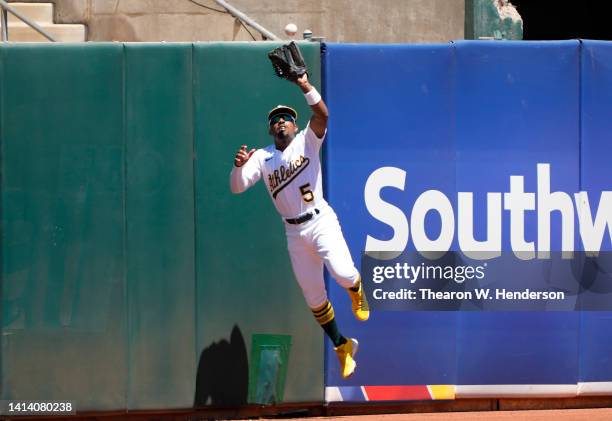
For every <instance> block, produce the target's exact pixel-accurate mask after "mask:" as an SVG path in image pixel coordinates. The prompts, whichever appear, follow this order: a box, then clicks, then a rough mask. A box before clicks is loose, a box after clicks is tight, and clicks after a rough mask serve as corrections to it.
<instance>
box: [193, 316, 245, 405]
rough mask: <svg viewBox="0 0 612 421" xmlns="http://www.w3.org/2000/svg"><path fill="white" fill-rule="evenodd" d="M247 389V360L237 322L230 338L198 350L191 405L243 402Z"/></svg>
mask: <svg viewBox="0 0 612 421" xmlns="http://www.w3.org/2000/svg"><path fill="white" fill-rule="evenodd" d="M248 390H249V361H248V358H247V350H246V344H245V342H244V338H243V336H242V332H240V329H239V328H238V326H236V325H235V326H234V328H233V329H232V333H231V337H230V341H229V342H228V341H226V340H225V339H223V340H221V341H219V342H214V343H213V344H212V345H210V346H208V347H207V348H205V349H204V350H203V351H202V353H201V354H200V361H199V363H198V373H197V377H196V391H195V399H194V406H195V407H202V406H206V405H214V406H237V405H246V403H247V396H248Z"/></svg>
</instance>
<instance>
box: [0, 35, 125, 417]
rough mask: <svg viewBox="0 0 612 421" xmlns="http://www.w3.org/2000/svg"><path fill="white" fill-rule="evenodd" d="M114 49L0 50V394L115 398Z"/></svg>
mask: <svg viewBox="0 0 612 421" xmlns="http://www.w3.org/2000/svg"><path fill="white" fill-rule="evenodd" d="M122 54H123V46H122V45H121V44H103V45H96V47H95V48H92V47H90V46H88V45H85V44H80V45H60V44H57V45H50V46H45V47H42V46H38V45H18V44H17V45H4V46H3V47H2V66H3V74H2V76H3V82H2V85H3V89H2V104H3V105H2V122H3V124H2V133H1V140H2V163H1V165H2V176H3V177H2V228H3V234H4V235H3V238H2V257H3V259H2V260H3V267H2V273H3V300H2V301H3V331H2V399H15V398H18V399H38V400H62V399H78V403H79V408H80V409H98V408H100V409H112V408H121V407H124V406H125V396H126V379H127V370H128V368H127V364H126V363H127V361H126V358H125V356H126V301H125V293H126V291H125V287H126V283H125V253H124V245H123V241H124V236H123V220H124V215H123V210H124V205H123V200H124V141H123V117H124V112H123V111H124V104H123V59H122Z"/></svg>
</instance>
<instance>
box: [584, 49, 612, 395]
mask: <svg viewBox="0 0 612 421" xmlns="http://www.w3.org/2000/svg"><path fill="white" fill-rule="evenodd" d="M580 65H581V74H582V78H581V98H580V99H581V114H580V116H581V130H580V142H581V143H580V152H581V153H580V160H581V162H580V163H581V166H580V187H581V190H584V191H586V192H588V194H589V200H590V203H591V206H593V204H594V203H598V201H599V196H600V194H601V192H602V191H610V190H612V177H611V176H610V150H611V149H612V139H611V138H610V133H612V120H611V119H610V102H611V98H612V43H610V42H603V41H583V44H582V60H581V63H580ZM607 212H608V214H610V213H612V209H608V210H607ZM592 213H593V212H592V211H591V214H592ZM611 232H612V230H609V231H608V233H609V234H610V235H612V234H611ZM606 240H607V239H606V238H604V241H603V243H602V247H601V249H602V250H605V251H610V250H612V245H611V243H610V242H609V241H606ZM598 263H599V264H600V265H601V266H602V269H603V270H601V271H598V273H597V274H593V275H592V276H591V282H592V284H591V286H590V290H591V291H589V293H590V294H592V295H594V294H597V295H599V296H600V297H602V298H603V299H604V300H606V301H607V302H610V301H612V285H611V284H610V282H609V276H608V277H607V279H606V277H604V276H602V273H603V272H605V273H608V274H610V273H612V263H611V262H610V259H608V261H607V263H606V262H602V259H600V260H599V262H598ZM606 281H607V282H606ZM581 316H582V318H581V329H580V345H579V346H580V361H579V364H580V372H579V381H580V385H579V392H580V393H584V394H606V392H609V390H608V389H609V387H607V385H606V383H605V382H609V381H610V379H612V335H610V323H612V313H610V312H585V313H583V314H582V315H581Z"/></svg>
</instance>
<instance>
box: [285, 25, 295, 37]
mask: <svg viewBox="0 0 612 421" xmlns="http://www.w3.org/2000/svg"><path fill="white" fill-rule="evenodd" d="M296 32H297V25H296V24H295V23H288V24H287V26H285V33H286V34H287V35H289V36H290V37H292V36H294V35H295V33H296Z"/></svg>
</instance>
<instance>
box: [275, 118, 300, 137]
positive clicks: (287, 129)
mask: <svg viewBox="0 0 612 421" xmlns="http://www.w3.org/2000/svg"><path fill="white" fill-rule="evenodd" d="M296 131H297V126H296V125H295V120H294V119H293V116H291V115H289V114H277V115H275V116H274V117H272V118H271V119H270V134H271V135H272V136H274V137H275V138H280V139H284V138H289V139H293V137H294V136H295V132H296Z"/></svg>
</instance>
